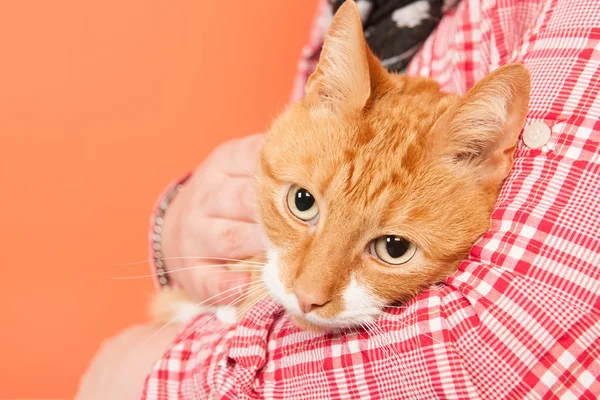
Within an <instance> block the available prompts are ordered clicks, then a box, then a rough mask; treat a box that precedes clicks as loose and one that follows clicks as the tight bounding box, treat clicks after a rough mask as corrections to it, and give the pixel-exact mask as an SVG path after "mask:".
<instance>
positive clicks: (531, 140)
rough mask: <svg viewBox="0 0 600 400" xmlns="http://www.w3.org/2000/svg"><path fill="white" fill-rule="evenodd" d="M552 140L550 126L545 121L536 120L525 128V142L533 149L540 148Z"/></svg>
mask: <svg viewBox="0 0 600 400" xmlns="http://www.w3.org/2000/svg"><path fill="white" fill-rule="evenodd" d="M549 140H550V128H549V127H548V125H546V124H545V123H543V122H535V123H533V124H531V125H529V126H528V127H527V128H525V131H524V132H523V142H525V145H526V146H527V147H529V148H531V149H539V148H540V147H542V146H545V145H546V144H547V143H548V141H549Z"/></svg>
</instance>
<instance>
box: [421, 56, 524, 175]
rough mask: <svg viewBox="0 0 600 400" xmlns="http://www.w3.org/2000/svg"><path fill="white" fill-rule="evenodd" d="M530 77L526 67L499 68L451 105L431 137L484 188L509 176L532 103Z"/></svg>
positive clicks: (436, 125) (445, 154)
mask: <svg viewBox="0 0 600 400" xmlns="http://www.w3.org/2000/svg"><path fill="white" fill-rule="evenodd" d="M529 87H530V77H529V72H528V71H527V69H526V68H525V67H524V66H523V65H521V64H507V65H505V66H503V67H501V68H498V69H497V70H495V71H494V72H492V73H491V74H489V75H488V76H486V77H485V78H484V79H482V80H481V81H480V82H479V83H477V84H476V85H475V86H474V87H473V88H472V89H471V90H469V91H468V92H467V93H466V94H465V95H464V96H463V97H462V98H461V99H460V100H459V101H458V102H457V103H455V104H454V105H453V106H451V107H450V108H449V109H448V110H447V111H446V112H445V113H444V114H443V115H442V116H441V117H440V119H439V120H438V121H437V122H436V123H435V125H434V127H433V130H432V134H433V135H432V137H433V138H434V140H435V142H436V143H437V145H436V147H437V148H440V143H442V144H443V146H441V148H443V150H442V152H443V153H444V157H446V158H448V159H449V160H450V161H451V162H453V163H457V164H460V163H469V165H471V166H473V167H475V171H477V172H476V173H477V174H478V176H477V178H478V179H479V180H480V181H481V182H482V183H483V184H494V185H495V184H499V183H500V182H501V181H502V180H503V179H504V178H506V176H507V175H508V173H509V172H510V169H511V168H512V162H513V153H514V150H515V147H516V144H517V140H518V137H519V133H520V131H521V128H522V127H523V124H524V123H525V117H526V115H527V108H528V102H529Z"/></svg>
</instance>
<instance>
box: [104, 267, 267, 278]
mask: <svg viewBox="0 0 600 400" xmlns="http://www.w3.org/2000/svg"><path fill="white" fill-rule="evenodd" d="M240 265H241V264H212V265H196V266H194V267H186V268H176V269H170V270H169V271H168V272H169V273H172V272H181V271H189V270H193V269H200V268H202V269H205V268H206V269H210V268H220V267H227V266H232V267H238V266H240ZM242 267H244V268H236V269H228V270H223V271H220V272H224V273H225V272H256V271H260V270H261V268H260V267H254V266H251V265H242ZM155 276H160V274H147V275H135V276H112V277H111V276H109V277H107V278H108V279H117V280H130V279H142V278H152V277H155Z"/></svg>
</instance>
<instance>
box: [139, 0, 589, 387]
mask: <svg viewBox="0 0 600 400" xmlns="http://www.w3.org/2000/svg"><path fill="white" fill-rule="evenodd" d="M513 61H519V62H523V63H524V64H525V65H526V66H527V67H528V68H529V70H530V71H531V74H532V79H533V82H532V93H531V101H530V111H529V115H528V118H527V124H531V123H533V122H540V121H541V122H544V123H545V124H547V125H548V126H549V127H550V129H551V132H552V135H551V138H550V141H549V142H548V144H547V145H546V146H544V147H543V148H540V149H530V148H527V147H526V146H525V145H524V144H522V143H521V144H520V145H519V147H518V149H517V152H516V156H515V163H514V168H513V171H512V173H511V174H510V177H509V178H508V179H507V181H506V184H505V185H504V188H503V190H502V192H501V195H500V198H499V200H498V203H497V205H496V208H495V210H494V213H493V216H492V227H491V229H490V231H489V232H488V233H487V234H485V235H484V237H483V238H482V239H481V240H480V241H479V242H478V243H477V244H476V245H475V246H474V248H473V249H472V251H471V253H470V255H469V257H468V259H467V260H466V261H465V262H463V263H462V265H461V266H460V267H459V269H458V271H457V272H456V273H455V274H453V275H452V276H451V277H450V278H448V279H447V280H446V281H445V282H444V284H440V285H438V286H435V287H432V288H431V289H429V290H427V291H425V292H423V293H421V295H419V296H418V297H417V298H415V299H414V300H413V301H411V302H410V303H408V304H407V305H406V307H405V308H394V309H389V310H388V311H387V312H386V313H385V315H384V316H382V317H381V318H380V319H379V321H378V324H377V326H378V328H377V331H370V332H364V331H360V332H358V333H353V334H348V335H345V336H335V335H322V334H317V333H310V332H304V331H301V330H299V329H297V328H295V327H294V326H293V324H292V323H291V322H290V320H289V318H288V317H287V316H286V315H285V314H283V313H282V310H281V308H280V307H279V306H277V305H275V304H273V303H270V302H264V303H261V304H259V305H257V306H255V307H254V308H253V309H252V310H251V312H250V313H249V314H248V315H247V316H246V317H245V318H244V320H243V321H242V322H241V323H240V324H239V325H238V326H234V327H224V326H223V325H221V324H220V323H218V322H215V321H213V320H210V316H206V315H204V316H201V317H199V318H198V319H197V320H196V321H195V322H194V323H193V324H191V325H190V326H188V328H187V329H186V331H185V332H183V333H182V335H181V336H180V337H179V338H178V339H177V342H176V343H177V344H174V345H173V348H172V349H171V351H170V353H168V354H167V355H166V356H165V357H164V358H163V359H162V360H160V361H159V362H157V364H156V366H155V367H154V370H153V372H152V373H151V375H150V376H149V378H148V380H147V382H146V385H145V388H144V389H143V394H142V398H144V399H180V398H184V399H200V398H211V399H212V398H223V399H234V398H240V399H250V398H261V397H265V398H279V399H342V398H344V399H350V398H388V399H436V398H444V399H450V398H456V399H464V398H482V399H541V398H556V399H558V398H561V399H577V398H578V399H592V398H598V397H599V396H600V147H599V146H600V96H599V92H600V1H597V0H546V1H542V0H540V1H535V0H464V1H463V2H462V3H461V4H459V5H458V7H457V8H456V9H454V10H453V11H452V12H451V13H450V14H448V15H446V16H445V17H444V18H443V19H442V21H441V23H440V25H439V27H438V29H437V31H435V32H434V34H433V35H432V36H431V37H430V38H429V39H428V41H427V42H426V43H425V45H424V47H423V49H422V51H421V52H420V53H419V55H417V57H416V58H415V59H414V60H413V62H412V64H411V65H410V67H409V73H411V74H421V75H426V76H431V77H434V78H435V79H437V80H439V81H440V83H441V84H442V86H443V88H444V89H446V90H448V91H457V92H465V91H466V90H467V89H468V88H469V87H471V86H472V85H473V84H474V83H475V82H477V81H478V80H479V79H481V78H483V77H484V76H485V75H486V74H487V73H489V72H490V71H492V70H493V69H495V68H496V67H498V66H500V65H502V64H505V63H508V62H513Z"/></svg>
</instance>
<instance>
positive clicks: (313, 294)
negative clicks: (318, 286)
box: [294, 286, 329, 314]
mask: <svg viewBox="0 0 600 400" xmlns="http://www.w3.org/2000/svg"><path fill="white" fill-rule="evenodd" d="M294 293H295V294H296V297H297V298H298V306H299V307H300V311H302V312H303V313H304V314H308V313H309V312H311V311H312V310H314V309H315V308H318V307H321V306H324V305H325V304H327V303H328V302H329V296H328V294H327V293H325V292H321V291H316V290H310V289H305V288H303V287H299V286H296V287H295V288H294Z"/></svg>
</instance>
